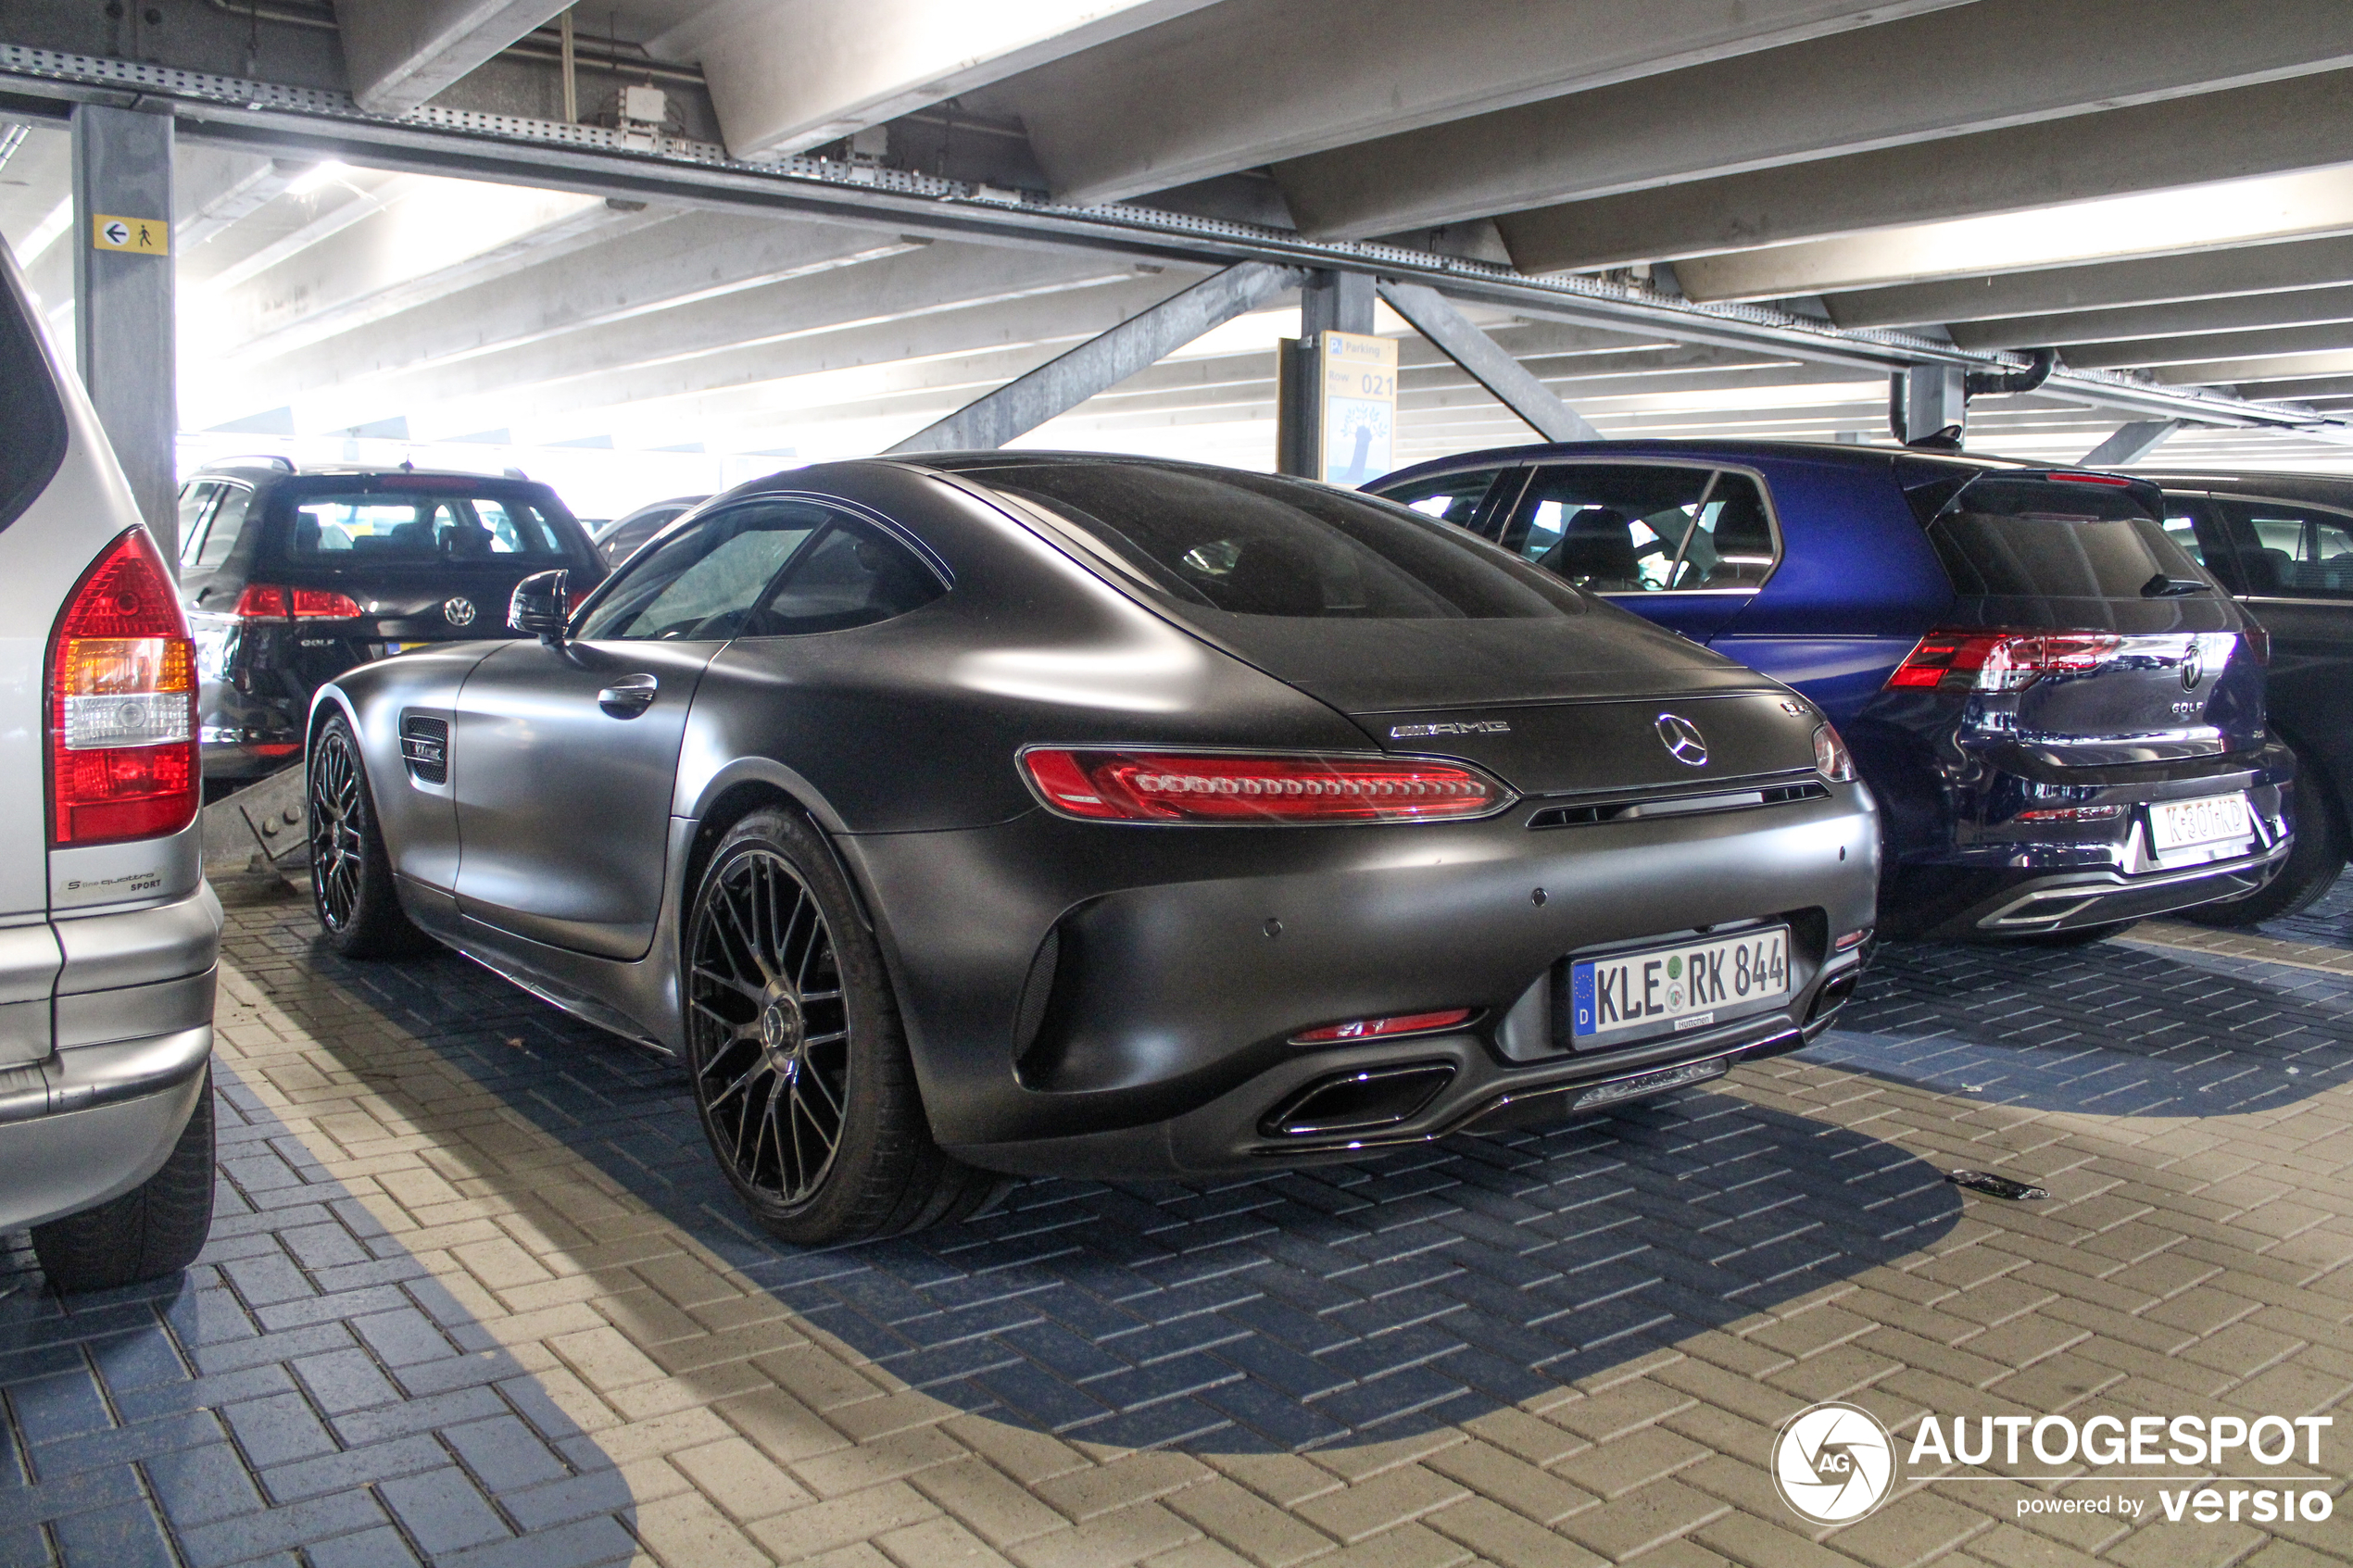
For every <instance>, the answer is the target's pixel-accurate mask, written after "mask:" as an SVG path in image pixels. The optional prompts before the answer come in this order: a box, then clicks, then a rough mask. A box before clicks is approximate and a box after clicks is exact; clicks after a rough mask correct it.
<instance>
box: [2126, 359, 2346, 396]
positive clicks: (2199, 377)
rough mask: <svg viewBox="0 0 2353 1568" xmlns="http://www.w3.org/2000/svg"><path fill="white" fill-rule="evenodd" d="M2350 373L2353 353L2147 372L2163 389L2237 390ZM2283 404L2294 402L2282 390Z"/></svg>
mask: <svg viewBox="0 0 2353 1568" xmlns="http://www.w3.org/2000/svg"><path fill="white" fill-rule="evenodd" d="M2348 373H2353V353H2347V352H2338V353H2321V354H2272V355H2265V356H2261V357H2259V358H2248V359H2209V360H2201V361H2198V362H2196V363H2193V364H2187V365H2165V366H2160V367H2158V369H2157V370H2153V371H2151V372H2150V375H2151V377H2152V378H2153V379H2154V380H2156V381H2158V382H2160V383H2163V384H2165V385H2167V386H2240V385H2244V384H2246V383H2248V382H2281V383H2290V384H2293V383H2296V382H2300V381H2312V380H2318V379H2320V378H2322V377H2334V376H2342V375H2346V374H2348ZM2281 397H2282V399H2283V401H2285V402H2291V403H2292V402H2295V401H2296V396H2295V395H2294V394H2293V393H2292V392H2288V391H2285V390H2283V391H2282V393H2281Z"/></svg>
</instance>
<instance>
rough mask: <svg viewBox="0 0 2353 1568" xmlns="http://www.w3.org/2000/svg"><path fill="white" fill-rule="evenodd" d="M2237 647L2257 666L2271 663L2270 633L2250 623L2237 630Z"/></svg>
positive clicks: (2252, 622)
mask: <svg viewBox="0 0 2353 1568" xmlns="http://www.w3.org/2000/svg"><path fill="white" fill-rule="evenodd" d="M2239 646H2241V647H2243V648H2245V649H2246V657H2247V658H2249V659H2253V660H2254V661H2255V662H2256V663H2258V664H2269V663H2271V633H2270V631H2269V630H2267V629H2266V628H2264V627H2261V626H2258V625H2257V624H2256V623H2255V622H2254V621H2248V622H2247V623H2246V625H2244V626H2242V627H2240V628H2239Z"/></svg>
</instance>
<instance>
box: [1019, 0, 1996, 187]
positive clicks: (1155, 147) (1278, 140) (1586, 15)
mask: <svg viewBox="0 0 2353 1568" xmlns="http://www.w3.org/2000/svg"><path fill="white" fill-rule="evenodd" d="M1953 3H1954V0H1925V3H1923V0H1893V3H1882V4H1868V3H1862V0H1752V3H1750V4H1736V3H1733V0H1649V3H1648V4H1645V5H1641V6H1597V5H1575V6H1562V5H1551V6H1526V5H1499V6H1430V5H1428V3H1427V0H1225V3H1224V4H1222V5H1219V6H1215V7H1214V8H1212V9H1208V10H1204V11H1198V12H1193V13H1191V14H1189V15H1187V16H1185V17H1182V18H1179V19H1175V20H1172V21H1168V22H1164V23H1163V24H1162V25H1160V26H1158V27H1155V28H1152V29H1151V31H1148V32H1140V33H1133V34H1130V35H1128V36H1127V37H1126V38H1122V39H1120V40H1118V41H1116V42H1114V43H1111V44H1102V45H1101V46H1098V47H1096V48H1094V49H1091V50H1089V51H1088V52H1087V53H1086V54H1084V55H1081V56H1072V57H1070V58H1067V59H1064V60H1061V61H1058V62H1056V63H1055V64H1052V65H1050V66H1045V67H1042V68H1040V69H1036V70H1033V71H1030V72H1028V73H1027V74H1026V75H1023V76H1020V77H1017V78H1015V79H1013V80H1012V81H1010V82H1006V83H1004V85H1003V89H1002V91H1003V92H1004V94H1005V95H1006V97H1007V99H1008V100H1009V101H1010V102H1011V104H1012V105H1013V107H1014V108H1015V109H1016V110H1017V111H1018V112H1019V114H1020V115H1021V118H1022V122H1023V124H1024V125H1025V126H1026V128H1027V129H1028V132H1029V142H1030V146H1031V148H1032V149H1033V150H1034V151H1035V152H1036V153H1037V155H1038V162H1039V164H1040V165H1041V166H1042V167H1043V168H1044V169H1045V170H1046V174H1047V177H1048V178H1049V179H1050V180H1051V182H1053V186H1054V189H1055V192H1056V194H1059V195H1060V196H1062V197H1063V199H1065V200H1068V201H1073V202H1081V203H1091V202H1109V201H1125V200H1126V199H1127V198H1128V197H1131V196H1136V195H1140V194H1143V193H1145V192H1147V191H1157V190H1165V189H1167V188H1169V187H1170V186H1173V185H1184V184H1190V183H1192V182H1196V181H1200V180H1207V179H1211V178H1214V177H1215V176H1217V175H1221V174H1230V173H1233V172H1234V171H1236V170H1238V169H1252V168H1255V167H1257V166H1258V165H1260V164H1264V163H1269V162H1273V161H1276V160H1278V159H1283V158H1290V157H1300V156H1302V155H1304V154H1311V153H1318V152H1322V151H1324V150H1325V149H1327V148H1331V147H1340V146H1345V145H1347V144H1351V143H1357V142H1363V141H1365V140H1366V139H1368V138H1371V137H1375V136H1387V135H1390V134H1391V133H1393V132H1404V131H1410V130H1413V129H1415V128H1416V127H1420V126H1427V125H1435V124H1438V123H1440V122H1441V121H1445V120H1452V119H1461V118H1462V117H1464V116H1466V115H1477V114H1484V113H1486V112H1488V111H1491V110H1495V109H1502V108H1506V107H1511V106H1514V105H1517V104H1524V103H1529V102H1531V101H1534V100H1537V99H1549V98H1554V97H1556V96H1558V95H1560V94H1569V93H1579V92H1584V91H1588V90H1591V89H1595V88H1601V87H1606V86H1609V85H1610V84H1612V83H1615V82H1629V81H1633V80H1636V79H1639V78H1642V77H1648V76H1652V75H1655V74H1656V73H1658V72H1661V71H1669V70H1678V69H1684V68H1687V67H1692V66H1698V65H1702V64H1705V63H1706V62H1708V61H1712V60H1718V59H1724V58H1728V57H1732V56H1742V55H1745V54H1748V53H1751V52H1753V51H1755V50H1758V49H1766V48H1771V47H1774V46H1776V45H1779V44H1789V43H1793V42H1795V41H1798V40H1802V39H1806V38H1813V37H1818V36H1820V35H1822V34H1824V33H1828V32H1834V31H1842V30H1844V29H1849V28H1855V27H1859V26H1863V25H1865V24H1867V23H1873V22H1884V21H1886V20H1887V19H1888V18H1889V17H1891V16H1904V15H1911V14H1917V13H1921V12H1925V11H1930V10H1933V9H1936V8H1938V7H1940V6H1947V5H1951V4H1953ZM1481 210H1482V211H1483V210H1485V209H1481ZM1401 227H1402V225H1401Z"/></svg>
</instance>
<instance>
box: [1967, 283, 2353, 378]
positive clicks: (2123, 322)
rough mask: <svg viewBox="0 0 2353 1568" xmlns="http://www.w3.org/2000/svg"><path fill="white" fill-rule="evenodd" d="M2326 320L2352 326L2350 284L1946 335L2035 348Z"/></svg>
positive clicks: (1978, 343)
mask: <svg viewBox="0 0 2353 1568" xmlns="http://www.w3.org/2000/svg"><path fill="white" fill-rule="evenodd" d="M2327 321H2353V284H2340V285H2338V286H2337V287H2335V288H2333V289H2297V290H2291V291H2284V292H2282V293H2278V294H2243V295H2231V296H2229V297H2227V298H2223V299H2189V300H2180V301H2176V302H2175V303H2172V304H2170V305H2134V306H2124V307H2119V308H2116V309H2113V310H2081V311H2071V312H2068V313H2065V314H2061V315H2056V316H2007V317H2003V318H2000V319H1998V320H1991V321H1956V322H1954V323H1953V324H1952V326H1951V328H1950V331H1951V332H1952V334H1953V341H1954V342H1955V343H1957V344H1959V345H1961V346H1962V347H1963V348H2034V347H2042V346H2045V345H2057V346H2061V347H2064V346H2066V345H2070V344H2095V343H2123V342H2127V341H2129V340H2131V339H2133V338H2156V337H2179V336H2183V335H2185V334H2188V333H2192V332H2241V331H2249V330H2254V329H2258V328H2263V327H2288V326H2299V325H2314V324H2318V323H2321V322H2327ZM2067 358H2068V359H2069V361H2070V363H2073V362H2075V360H2076V359H2077V356H2076V355H2073V354H2070V355H2069V356H2068V357H2067Z"/></svg>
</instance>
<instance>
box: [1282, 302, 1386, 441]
mask: <svg viewBox="0 0 2353 1568" xmlns="http://www.w3.org/2000/svg"><path fill="white" fill-rule="evenodd" d="M1374 297H1375V296H1374V292H1373V275H1372V274H1371V273H1370V272H1337V271H1333V270H1331V269H1329V268H1320V267H1319V268H1317V269H1316V270H1314V271H1312V272H1310V273H1308V274H1307V282H1306V283H1305V284H1304V285H1302V287H1301V289H1300V291H1299V336H1298V337H1297V338H1295V339H1290V340H1286V341H1285V342H1283V343H1281V344H1279V345H1277V348H1276V352H1277V355H1278V356H1279V358H1278V359H1277V363H1276V375H1275V404H1276V407H1275V471H1276V472H1277V473H1290V474H1298V475H1301V476H1302V477H1303V478H1307V479H1321V478H1323V476H1324V470H1323V463H1322V460H1321V458H1320V456H1319V447H1318V439H1319V435H1318V433H1320V432H1321V431H1322V430H1323V428H1324V373H1323V357H1322V350H1323V342H1324V334H1325V333H1326V332H1365V333H1370V332H1372V330H1373V300H1374Z"/></svg>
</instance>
